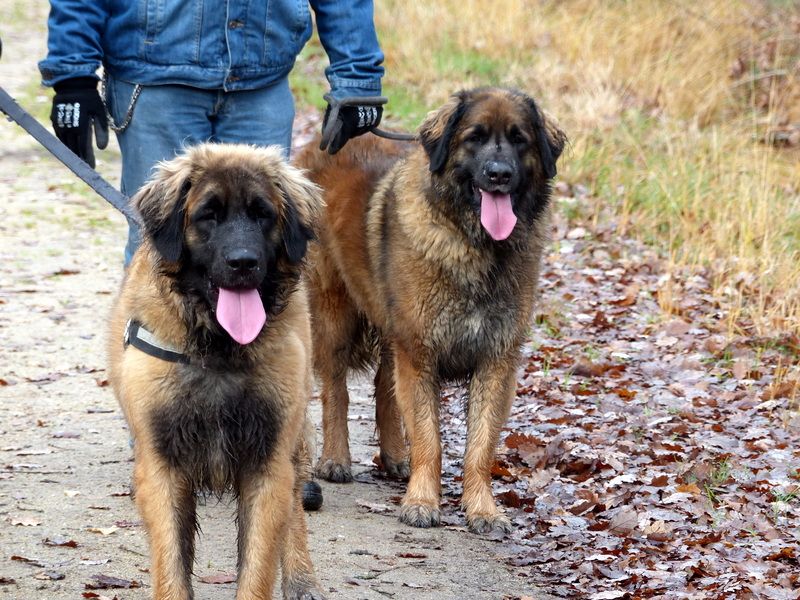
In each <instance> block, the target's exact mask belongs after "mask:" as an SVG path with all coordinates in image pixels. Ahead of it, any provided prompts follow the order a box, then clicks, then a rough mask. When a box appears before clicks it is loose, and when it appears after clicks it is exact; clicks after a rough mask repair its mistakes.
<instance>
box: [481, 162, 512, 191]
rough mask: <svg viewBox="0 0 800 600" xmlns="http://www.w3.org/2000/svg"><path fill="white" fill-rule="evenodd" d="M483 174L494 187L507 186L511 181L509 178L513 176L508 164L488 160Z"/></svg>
mask: <svg viewBox="0 0 800 600" xmlns="http://www.w3.org/2000/svg"><path fill="white" fill-rule="evenodd" d="M484 172H485V173H486V177H487V178H488V179H489V183H493V184H495V185H507V184H508V182H509V181H511V176H512V175H513V174H514V171H513V169H512V168H511V165H510V164H508V163H506V162H501V161H497V160H490V161H489V162H487V163H486V167H485V168H484Z"/></svg>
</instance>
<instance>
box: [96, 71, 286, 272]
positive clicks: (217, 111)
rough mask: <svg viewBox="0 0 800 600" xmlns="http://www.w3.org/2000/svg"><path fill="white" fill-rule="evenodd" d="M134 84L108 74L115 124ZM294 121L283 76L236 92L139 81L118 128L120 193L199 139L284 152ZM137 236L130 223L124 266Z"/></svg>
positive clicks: (136, 186)
mask: <svg viewBox="0 0 800 600" xmlns="http://www.w3.org/2000/svg"><path fill="white" fill-rule="evenodd" d="M134 87H135V86H134V85H133V84H131V83H128V82H126V81H121V80H119V79H114V78H113V77H109V81H108V89H107V91H106V94H107V99H106V101H107V103H108V108H109V112H110V113H111V116H112V117H113V118H114V122H115V123H116V124H117V125H120V124H122V123H123V121H124V120H125V117H126V113H127V111H128V107H129V105H130V102H131V97H132V96H133V90H134ZM293 121H294V99H293V98H292V92H291V90H290V89H289V81H288V79H286V78H284V79H282V80H281V81H279V82H277V83H275V84H273V85H271V86H269V87H266V88H261V89H258V90H247V91H235V92H225V91H223V90H202V89H199V88H191V87H187V86H182V85H153V86H143V87H142V89H141V93H140V94H139V97H138V99H137V100H136V103H135V105H134V107H133V114H132V117H131V120H130V124H129V125H128V127H127V128H126V129H125V130H124V131H121V132H118V133H117V140H118V141H119V147H120V151H121V153H122V185H121V188H122V193H123V194H125V195H126V196H133V195H134V194H135V193H136V191H137V190H138V189H139V188H140V187H141V186H142V185H143V184H144V182H145V181H147V179H148V177H150V175H151V173H152V169H153V167H154V166H155V165H156V163H158V162H159V161H162V160H170V159H171V158H173V157H175V156H176V155H177V154H179V153H180V152H181V150H182V149H183V148H184V147H187V146H192V145H195V144H200V143H203V142H226V143H243V144H253V145H257V146H269V145H272V144H278V145H280V146H282V147H283V148H284V149H285V151H286V155H287V156H288V155H289V149H290V148H291V143H292V122H293ZM140 241H141V234H140V231H139V228H138V227H137V226H136V225H135V224H134V223H130V222H129V223H128V243H127V245H126V246H125V266H127V265H128V264H129V263H130V261H131V259H132V258H133V254H134V252H136V249H137V248H138V247H139V243H140Z"/></svg>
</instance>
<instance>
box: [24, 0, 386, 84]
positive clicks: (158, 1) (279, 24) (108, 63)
mask: <svg viewBox="0 0 800 600" xmlns="http://www.w3.org/2000/svg"><path fill="white" fill-rule="evenodd" d="M310 4H311V6H312V7H313V9H314V14H315V17H316V24H317V31H318V32H319V37H320V41H321V42H322V45H323V47H324V48H325V51H326V53H327V54H328V58H329V60H330V66H329V67H328V68H327V69H326V70H325V75H326V77H327V78H328V82H329V84H330V86H331V91H332V93H333V94H334V95H335V96H338V97H343V96H372V95H378V94H380V91H381V83H380V80H381V76H382V75H383V67H382V66H381V63H382V62H383V54H382V53H381V50H380V47H379V45H378V38H377V35H376V33H375V26H374V23H373V4H372V0H347V1H344V0H311V1H310ZM311 30H312V23H311V11H310V10H309V2H308V0H51V2H50V17H49V19H48V41H47V46H48V53H47V58H46V59H45V60H43V61H41V62H40V63H39V70H40V72H41V74H42V83H43V84H44V85H48V86H52V85H53V84H55V83H57V82H59V81H61V80H63V79H69V78H73V77H81V76H94V75H95V72H96V71H97V69H98V67H100V66H101V65H102V66H103V68H104V69H105V70H106V71H107V72H108V73H109V74H110V75H111V76H113V77H115V78H118V79H122V80H124V81H128V82H131V83H141V84H143V85H158V84H167V83H172V84H183V85H189V86H193V87H199V88H204V89H225V90H231V91H232V90H248V89H256V88H259V87H263V86H266V85H269V84H271V83H274V82H276V81H278V80H280V79H282V78H283V77H285V76H286V75H288V73H289V71H290V70H291V69H292V67H293V66H294V62H295V59H296V58H297V55H298V54H299V52H300V50H301V49H302V48H303V46H304V45H305V43H306V42H307V41H308V39H309V38H310V37H311Z"/></svg>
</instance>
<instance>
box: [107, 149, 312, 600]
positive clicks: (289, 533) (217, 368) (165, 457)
mask: <svg viewBox="0 0 800 600" xmlns="http://www.w3.org/2000/svg"><path fill="white" fill-rule="evenodd" d="M134 203H135V205H136V207H137V208H138V211H139V213H140V214H141V216H142V220H143V222H144V231H145V239H144V241H143V243H142V246H141V248H140V249H139V250H138V251H137V253H136V255H135V256H134V259H133V261H132V263H131V265H130V267H129V270H128V273H127V274H126V277H125V280H124V282H123V285H122V289H121V292H120V295H119V298H118V299H117V301H116V304H115V306H114V309H113V313H112V317H111V327H110V336H109V345H110V380H111V383H112V385H113V388H114V391H115V393H116V396H117V399H118V400H119V403H120V405H121V406H122V409H123V411H124V413H125V417H126V419H127V422H128V424H129V427H130V431H131V434H132V437H133V441H134V446H133V447H134V489H135V500H136V504H137V506H138V508H139V511H140V513H141V515H142V518H143V520H144V524H145V527H146V529H147V533H148V535H149V539H150V552H151V560H152V567H151V570H150V572H151V576H152V585H153V592H154V596H155V598H157V599H159V600H162V599H164V600H166V599H170V600H178V599H180V600H186V599H189V598H192V597H193V594H192V586H191V573H192V566H193V560H194V543H195V534H196V529H197V522H196V513H195V494H196V492H198V491H204V492H210V493H215V494H222V493H223V492H226V491H230V492H232V493H233V494H235V496H236V498H237V500H238V508H237V521H238V526H239V533H238V552H239V554H238V556H239V559H238V591H237V595H236V597H237V598H238V599H240V600H244V599H261V600H268V599H271V598H272V590H273V586H274V583H275V578H276V574H277V569H278V564H279V562H280V565H281V570H282V585H283V597H284V598H290V599H296V600H300V599H303V600H312V599H320V598H323V595H322V593H321V592H320V588H319V585H318V583H317V581H316V578H315V576H314V573H313V567H312V564H311V561H310V559H309V556H308V549H307V545H306V525H305V515H304V514H303V510H302V507H301V488H302V486H303V482H304V480H306V479H307V478H308V476H309V475H310V462H309V460H308V452H307V449H306V447H305V434H306V432H307V427H306V405H307V401H308V398H309V395H310V393H311V345H310V341H311V340H310V326H309V314H308V303H307V299H306V294H305V291H304V290H303V289H302V286H301V284H300V271H301V266H302V263H303V260H304V255H305V253H306V248H307V243H308V241H309V240H310V239H311V238H312V228H313V224H314V221H315V218H316V215H317V214H318V212H319V205H320V195H319V190H318V188H317V187H316V186H315V185H313V184H312V183H311V182H310V181H308V180H307V179H306V178H305V177H304V176H303V175H302V174H301V172H300V171H299V170H297V169H296V168H294V167H292V166H290V165H288V164H287V163H286V162H285V160H284V159H283V157H282V154H281V152H280V150H279V149H278V148H277V147H272V148H266V149H263V148H262V149H257V148H252V147H248V146H236V145H226V144H206V145H201V146H197V147H194V148H190V149H189V150H187V151H186V153H185V154H184V155H181V156H179V157H177V158H175V159H174V160H172V161H169V162H165V163H162V164H160V165H159V168H158V170H157V172H156V173H155V175H154V177H153V178H152V179H151V180H150V181H149V182H148V183H147V184H146V185H145V186H144V187H143V188H142V190H141V191H140V192H139V193H138V194H137V195H136V197H135V198H134Z"/></svg>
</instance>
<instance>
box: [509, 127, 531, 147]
mask: <svg viewBox="0 0 800 600" xmlns="http://www.w3.org/2000/svg"><path fill="white" fill-rule="evenodd" d="M508 141H510V142H511V143H512V144H514V145H515V146H522V145H525V144H527V143H528V142H529V140H528V136H526V135H525V134H524V133H522V130H521V129H520V128H519V127H517V126H514V127H512V128H511V131H510V132H509V134H508Z"/></svg>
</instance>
